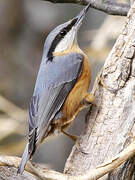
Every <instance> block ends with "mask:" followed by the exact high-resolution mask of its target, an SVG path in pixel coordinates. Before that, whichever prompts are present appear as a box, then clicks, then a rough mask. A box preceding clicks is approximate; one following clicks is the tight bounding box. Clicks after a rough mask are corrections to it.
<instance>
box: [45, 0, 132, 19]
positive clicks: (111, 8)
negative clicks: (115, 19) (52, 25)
mask: <svg viewBox="0 0 135 180" xmlns="http://www.w3.org/2000/svg"><path fill="white" fill-rule="evenodd" d="M42 1H50V2H52V3H76V4H81V5H87V4H88V3H90V7H91V8H94V9H97V10H100V11H103V12H105V13H107V14H110V15H119V16H126V15H127V13H128V11H129V8H130V5H129V4H128V3H118V2H114V1H113V0H108V1H106V2H104V1H103V2H102V0H101V1H100V0H42Z"/></svg>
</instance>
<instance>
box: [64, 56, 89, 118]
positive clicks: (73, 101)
mask: <svg viewBox="0 0 135 180" xmlns="http://www.w3.org/2000/svg"><path fill="white" fill-rule="evenodd" d="M90 82H91V70H90V66H89V64H88V61H87V57H86V56H85V55H84V59H83V66H82V72H81V75H80V77H79V78H78V80H77V82H76V84H75V85H74V87H73V89H72V90H71V92H70V93H69V95H68V97H67V99H66V101H65V103H64V106H63V109H62V111H63V115H64V117H65V118H64V119H66V121H72V120H73V119H74V118H75V116H76V115H77V114H78V113H79V111H80V110H81V109H82V108H83V105H82V103H81V102H82V100H83V98H84V97H85V96H86V94H87V92H88V88H89V86H90Z"/></svg>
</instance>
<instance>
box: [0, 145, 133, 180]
mask: <svg viewBox="0 0 135 180" xmlns="http://www.w3.org/2000/svg"><path fill="white" fill-rule="evenodd" d="M134 154H135V142H133V143H132V144H130V145H129V146H128V147H127V148H125V149H124V150H123V151H122V152H121V153H119V154H118V155H117V156H116V157H114V158H112V159H111V160H109V161H107V162H105V163H104V164H101V165H99V166H98V167H97V168H95V169H91V170H90V171H87V172H86V173H85V174H84V175H79V176H70V175H66V174H62V173H59V172H56V171H53V170H48V169H47V168H43V167H41V166H39V165H35V164H32V163H31V162H30V161H28V162H27V165H26V167H25V170H26V171H28V172H30V173H32V174H34V175H36V176H38V177H39V178H41V179H43V180H46V179H50V180H95V179H98V178H100V177H102V176H103V175H105V174H106V173H108V172H110V171H112V170H113V169H114V168H116V167H118V166H119V165H121V164H122V163H123V162H125V161H126V160H127V159H129V158H130V157H132V156H133V155H134ZM20 160H21V159H20V158H18V157H13V156H0V166H10V167H11V166H14V167H16V168H17V167H18V166H19V164H20Z"/></svg>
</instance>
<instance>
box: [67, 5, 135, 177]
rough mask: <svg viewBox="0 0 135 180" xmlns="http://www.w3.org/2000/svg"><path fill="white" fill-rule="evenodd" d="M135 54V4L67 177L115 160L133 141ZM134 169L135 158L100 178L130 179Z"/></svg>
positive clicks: (97, 87) (109, 60)
mask: <svg viewBox="0 0 135 180" xmlns="http://www.w3.org/2000/svg"><path fill="white" fill-rule="evenodd" d="M134 54H135V3H134V5H133V6H132V8H131V9H130V11H129V13H128V17H127V20H126V22H125V26H124V29H123V31H122V32H121V34H120V35H119V38H118V39H117V41H116V43H115V45H114V47H113V49H112V51H111V52H110V54H109V56H108V58H107V59H106V62H105V64H104V67H103V71H102V72H101V74H100V76H99V77H98V79H97V81H98V84H97V83H96V82H95V85H94V88H93V91H92V92H93V93H94V94H95V97H96V107H94V106H93V107H92V109H91V113H90V117H89V121H88V122H87V124H86V128H85V131H84V132H83V134H82V135H81V137H80V138H79V139H78V141H77V142H76V145H75V146H74V147H73V149H72V152H71V154H70V156H69V158H68V160H67V162H66V165H65V170H64V172H65V173H66V174H70V175H80V174H84V172H85V171H86V170H89V169H92V168H95V167H97V166H98V165H99V164H101V163H103V162H105V161H107V160H108V159H110V158H113V157H114V156H116V155H117V154H118V153H119V152H121V151H122V150H123V149H124V148H125V147H126V146H127V145H128V144H129V143H131V142H132V140H133V138H134V134H135V133H134V129H135V56H134ZM100 80H101V81H100ZM100 82H102V83H100ZM101 84H104V86H102V85H101ZM133 166H134V158H132V159H130V160H128V161H127V162H125V163H124V164H123V165H122V166H120V167H119V168H118V169H116V170H115V171H113V172H112V173H110V174H109V175H108V176H104V177H103V178H101V179H104V180H105V179H106V180H112V179H113V180H119V179H120V180H128V179H131V177H132V174H133V170H134V168H133Z"/></svg>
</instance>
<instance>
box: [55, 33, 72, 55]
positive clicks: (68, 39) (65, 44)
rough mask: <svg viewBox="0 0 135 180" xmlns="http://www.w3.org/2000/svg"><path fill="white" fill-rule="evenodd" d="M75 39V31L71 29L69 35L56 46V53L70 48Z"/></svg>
mask: <svg viewBox="0 0 135 180" xmlns="http://www.w3.org/2000/svg"><path fill="white" fill-rule="evenodd" d="M73 41H74V32H73V31H72V30H70V31H69V32H68V33H67V35H66V36H65V37H64V38H63V39H62V40H61V41H60V42H59V44H58V45H57V46H56V48H55V51H54V53H57V52H61V51H64V50H66V49H68V48H69V47H70V46H71V45H72V44H73Z"/></svg>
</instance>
